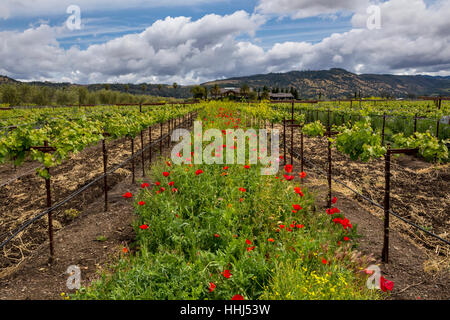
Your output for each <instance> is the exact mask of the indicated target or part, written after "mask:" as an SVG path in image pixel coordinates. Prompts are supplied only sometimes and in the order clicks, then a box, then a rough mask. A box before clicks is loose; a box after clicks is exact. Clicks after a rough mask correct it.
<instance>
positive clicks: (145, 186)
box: [141, 182, 150, 189]
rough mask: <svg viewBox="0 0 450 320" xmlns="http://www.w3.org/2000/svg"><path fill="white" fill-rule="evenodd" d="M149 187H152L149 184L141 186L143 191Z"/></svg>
mask: <svg viewBox="0 0 450 320" xmlns="http://www.w3.org/2000/svg"><path fill="white" fill-rule="evenodd" d="M148 187H150V185H149V184H148V183H147V182H145V183H143V184H141V188H142V189H144V188H148Z"/></svg>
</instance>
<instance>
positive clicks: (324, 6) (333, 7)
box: [256, 0, 369, 18]
mask: <svg viewBox="0 0 450 320" xmlns="http://www.w3.org/2000/svg"><path fill="white" fill-rule="evenodd" d="M368 4H369V0H333V1H330V0H260V1H259V4H258V6H257V7H256V10H257V11H259V12H261V13H263V14H277V15H287V16H291V17H293V18H306V17H314V16H319V15H329V14H335V13H337V12H355V11H358V10H360V9H361V8H366V7H367V6H368Z"/></svg>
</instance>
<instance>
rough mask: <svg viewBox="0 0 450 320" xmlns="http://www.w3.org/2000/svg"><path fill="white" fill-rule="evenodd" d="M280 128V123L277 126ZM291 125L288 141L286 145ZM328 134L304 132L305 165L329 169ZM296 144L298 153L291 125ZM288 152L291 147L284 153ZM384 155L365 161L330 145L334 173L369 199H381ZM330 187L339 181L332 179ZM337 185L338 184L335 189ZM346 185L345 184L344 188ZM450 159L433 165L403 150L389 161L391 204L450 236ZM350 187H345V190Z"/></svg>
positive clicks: (432, 244)
mask: <svg viewBox="0 0 450 320" xmlns="http://www.w3.org/2000/svg"><path fill="white" fill-rule="evenodd" d="M277 128H278V129H280V132H281V134H282V127H281V126H278V127H277ZM290 137H291V135H290V130H288V131H287V138H286V143H287V144H288V147H290ZM326 139H327V138H326V137H323V138H309V137H306V136H305V137H304V157H305V159H306V160H308V161H309V162H311V163H312V164H307V163H306V162H305V165H306V168H308V169H312V170H321V171H322V172H324V173H326V172H327V140H326ZM294 150H295V151H296V152H297V153H298V154H300V134H299V132H298V129H296V130H294ZM287 155H288V158H289V151H288V153H287ZM384 166H385V162H384V159H381V160H373V161H370V162H367V163H363V162H360V161H352V160H351V159H350V158H349V157H348V156H347V155H345V154H342V153H340V152H338V151H337V150H335V149H334V148H333V149H332V175H333V178H336V179H339V180H341V181H342V182H344V183H345V184H346V185H348V186H350V187H351V188H352V189H354V190H356V191H358V192H359V193H361V194H363V195H364V196H366V197H368V198H371V199H373V200H374V201H375V202H377V203H379V204H381V205H382V204H383V201H384V176H385V174H384ZM333 188H337V189H342V186H341V185H339V184H337V183H334V182H333ZM337 189H336V190H337ZM346 190H347V189H346ZM448 190H450V164H445V165H436V164H433V163H427V162H424V161H422V160H421V159H419V158H416V157H412V156H406V155H401V156H399V157H394V158H393V159H392V161H391V193H390V195H391V210H393V211H394V212H396V213H398V214H400V216H401V217H404V218H406V219H408V220H409V221H411V222H413V223H415V224H417V225H419V226H421V227H424V228H426V229H427V230H429V231H431V232H433V233H435V234H437V235H439V236H440V237H442V238H444V239H447V240H450V233H449V230H450V228H449V227H450V193H449V192H448ZM346 193H349V190H347V191H346ZM349 194H352V195H353V197H354V199H357V200H358V201H360V202H361V203H362V204H363V205H364V206H366V207H369V208H370V209H371V210H373V211H374V214H375V215H377V216H378V217H380V218H382V217H383V215H384V213H383V211H382V210H380V209H377V208H376V207H374V206H373V205H371V204H369V203H368V202H367V201H365V200H363V199H362V198H360V197H357V196H356V195H354V194H353V193H352V192H350V193H349ZM391 226H393V227H394V228H396V229H398V230H399V231H400V232H401V233H403V234H405V235H406V236H408V237H409V238H410V239H411V240H413V241H414V242H417V243H419V244H421V245H422V246H425V247H426V248H428V249H431V250H436V251H437V252H440V253H441V254H443V255H444V256H447V257H449V256H450V250H449V249H450V248H449V247H448V245H446V244H445V243H443V242H441V241H439V240H438V239H435V238H433V237H431V236H428V235H426V234H425V233H423V232H421V231H419V230H417V229H416V228H413V227H412V226H409V225H407V224H406V223H404V222H401V221H400V220H399V219H397V218H395V217H392V218H391Z"/></svg>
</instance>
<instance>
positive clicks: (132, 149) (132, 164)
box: [131, 137, 136, 184]
mask: <svg viewBox="0 0 450 320" xmlns="http://www.w3.org/2000/svg"><path fill="white" fill-rule="evenodd" d="M131 157H132V158H131V172H132V173H133V177H132V181H131V183H132V184H135V183H136V180H135V172H134V171H135V170H134V169H135V166H134V138H133V137H131Z"/></svg>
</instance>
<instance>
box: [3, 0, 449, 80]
mask: <svg viewBox="0 0 450 320" xmlns="http://www.w3.org/2000/svg"><path fill="white" fill-rule="evenodd" d="M449 16H450V0H434V1H431V0H331V1H328V0H191V1H186V0H170V1H167V0H128V1H121V0H0V75H7V76H9V77H12V78H14V79H18V80H22V81H33V80H38V81H55V82H72V83H80V84H88V83H104V82H108V83H116V82H120V83H143V82H146V83H173V82H177V83H179V84H181V85H190V84H198V83H202V82H206V81H210V80H215V79H224V78H229V77H237V76H247V75H253V74H261V73H269V72H288V71H292V70H326V69H330V68H343V69H346V70H348V71H351V72H355V73H359V74H360V73H376V74H386V73H390V74H400V75H417V74H425V75H434V76H436V75H441V76H448V75H450V32H449V31H450V19H449Z"/></svg>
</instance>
